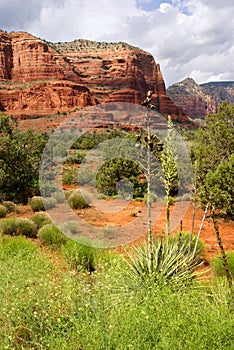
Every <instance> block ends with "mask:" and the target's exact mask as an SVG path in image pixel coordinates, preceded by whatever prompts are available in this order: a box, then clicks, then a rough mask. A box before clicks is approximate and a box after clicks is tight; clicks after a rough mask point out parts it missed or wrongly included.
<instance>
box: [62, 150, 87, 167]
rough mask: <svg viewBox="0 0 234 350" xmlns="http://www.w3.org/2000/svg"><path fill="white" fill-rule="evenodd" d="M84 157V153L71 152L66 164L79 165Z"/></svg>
mask: <svg viewBox="0 0 234 350" xmlns="http://www.w3.org/2000/svg"><path fill="white" fill-rule="evenodd" d="M85 156H86V152H85V151H73V152H72V153H70V154H69V155H68V156H67V158H66V163H67V164H81V163H82V162H83V160H84V158H85Z"/></svg>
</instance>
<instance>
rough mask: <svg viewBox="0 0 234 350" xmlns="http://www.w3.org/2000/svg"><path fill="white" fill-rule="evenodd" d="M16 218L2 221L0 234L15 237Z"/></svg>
mask: <svg viewBox="0 0 234 350" xmlns="http://www.w3.org/2000/svg"><path fill="white" fill-rule="evenodd" d="M15 221H16V219H15V218H9V219H3V220H2V221H0V232H1V233H2V234H3V235H11V236H12V235H14V234H15V233H16V226H15Z"/></svg>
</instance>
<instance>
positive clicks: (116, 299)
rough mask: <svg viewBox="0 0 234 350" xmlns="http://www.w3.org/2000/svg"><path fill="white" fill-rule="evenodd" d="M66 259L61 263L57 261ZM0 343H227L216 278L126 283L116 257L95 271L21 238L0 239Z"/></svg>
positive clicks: (70, 347)
mask: <svg viewBox="0 0 234 350" xmlns="http://www.w3.org/2000/svg"><path fill="white" fill-rule="evenodd" d="M64 264H65V263H64ZM0 300H1V302H0V325H1V326H0V349H1V350H3V349H4V350H6V349H11V350H12V349H43V350H46V349H51V350H52V349H53V350H64V349H66V350H90V349H94V350H99V349H100V350H101V349H103V350H109V349H113V350H114V349H118V350H120V349H121V350H128V349H129V350H130V349H133V350H137V349H139V350H140V349H141V350H143V349H145V350H151V349H158V350H161V349H162V350H180V349H183V350H190V349H191V350H192V349H194V350H198V349H199V350H203V349H204V350H205V349H206V350H207V349H212V350H214V349H219V350H222V349H227V350H230V349H232V348H233V344H234V312H233V309H232V308H231V307H230V305H229V304H228V290H227V287H226V285H225V282H224V281H223V280H221V279H220V280H216V282H214V283H212V284H210V285H209V286H208V285H204V284H201V283H199V284H195V283H194V284H192V285H191V284H190V285H189V286H180V287H177V288H172V287H168V286H167V285H163V284H161V285H160V286H156V285H148V286H147V285H140V284H133V283H132V282H131V281H130V280H129V278H128V274H127V267H126V266H125V264H124V263H123V261H122V260H121V259H120V258H118V257H115V256H113V257H111V258H109V259H105V260H104V259H103V260H101V259H100V263H99V267H98V269H97V271H96V272H95V273H94V274H92V275H91V276H90V275H88V274H87V273H74V272H73V271H72V270H70V269H69V267H68V266H66V265H64V266H63V264H54V263H53V262H52V261H51V259H50V258H49V256H48V254H45V253H44V252H43V251H42V250H40V248H39V247H37V246H36V245H35V244H34V243H32V242H31V241H29V240H27V239H25V238H23V237H6V238H4V237H3V238H0Z"/></svg>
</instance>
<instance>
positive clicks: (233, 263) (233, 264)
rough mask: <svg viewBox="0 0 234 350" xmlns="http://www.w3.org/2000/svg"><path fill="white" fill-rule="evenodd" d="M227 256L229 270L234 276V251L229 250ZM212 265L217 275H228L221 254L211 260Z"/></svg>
mask: <svg viewBox="0 0 234 350" xmlns="http://www.w3.org/2000/svg"><path fill="white" fill-rule="evenodd" d="M226 256H227V263H228V267H229V271H230V272H231V274H232V276H234V252H227V253H226ZM210 266H211V267H212V269H213V271H214V273H215V274H216V275H217V276H226V274H225V270H224V266H223V261H222V257H221V255H216V256H215V257H214V258H213V259H212V260H211V262H210Z"/></svg>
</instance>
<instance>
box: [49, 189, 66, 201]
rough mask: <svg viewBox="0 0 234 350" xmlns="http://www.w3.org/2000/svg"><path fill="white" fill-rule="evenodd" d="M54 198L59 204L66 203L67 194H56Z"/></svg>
mask: <svg viewBox="0 0 234 350" xmlns="http://www.w3.org/2000/svg"><path fill="white" fill-rule="evenodd" d="M52 197H53V198H55V200H56V202H57V203H64V201H65V199H64V197H65V193H63V191H58V192H54V193H53V194H52Z"/></svg>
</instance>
